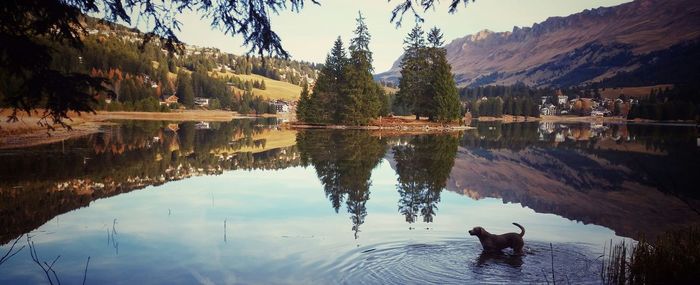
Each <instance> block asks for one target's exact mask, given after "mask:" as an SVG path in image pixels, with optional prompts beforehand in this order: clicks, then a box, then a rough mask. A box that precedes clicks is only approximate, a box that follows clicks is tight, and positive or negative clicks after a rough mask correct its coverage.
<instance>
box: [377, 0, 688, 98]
mask: <svg viewBox="0 0 700 285" xmlns="http://www.w3.org/2000/svg"><path fill="white" fill-rule="evenodd" d="M699 42H700V1H697V0H636V1H633V2H629V3H625V4H621V5H618V6H615V7H601V8H597V9H592V10H585V11H583V12H580V13H577V14H573V15H570V16H567V17H550V18H548V19H547V20H545V21H544V22H542V23H538V24H534V25H533V26H532V27H524V28H520V27H514V28H513V30H512V31H509V32H492V31H488V30H484V31H481V32H479V33H476V34H473V35H468V36H465V37H463V38H458V39H455V40H453V41H452V42H450V43H449V44H447V45H446V46H445V49H446V50H447V58H448V61H449V62H450V64H451V65H452V72H453V73H454V74H455V79H456V81H457V84H458V85H460V86H469V85H471V86H478V85H493V84H513V83H516V82H523V83H525V84H527V85H531V86H572V85H580V84H585V83H591V82H603V81H604V82H608V83H610V84H614V83H616V82H618V83H619V82H621V81H624V83H628V84H653V83H675V82H674V81H690V82H692V81H693V80H696V79H698V72H697V71H695V68H694V67H693V66H697V63H698V62H700V60H699V58H700V52H699V50H700V48H699V46H700V44H699ZM399 63H400V59H399V60H397V61H396V62H395V63H394V65H393V67H392V68H391V69H390V70H389V71H387V72H384V73H381V74H377V75H376V76H375V78H376V79H377V80H384V81H397V79H398V78H399V77H400V68H399ZM678 70H683V71H685V70H691V71H693V72H691V73H690V74H689V73H688V72H678ZM662 71H663V72H662ZM667 71H668V72H667ZM650 72H651V73H653V74H655V75H659V76H662V77H663V78H658V76H649V73H650ZM669 72H671V73H672V74H673V75H677V76H673V77H672V76H670V74H669ZM678 76H680V77H681V78H679V77H678ZM659 81H666V82H659ZM669 81H670V82H669ZM620 84H622V83H620Z"/></svg>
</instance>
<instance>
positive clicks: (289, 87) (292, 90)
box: [213, 72, 301, 100]
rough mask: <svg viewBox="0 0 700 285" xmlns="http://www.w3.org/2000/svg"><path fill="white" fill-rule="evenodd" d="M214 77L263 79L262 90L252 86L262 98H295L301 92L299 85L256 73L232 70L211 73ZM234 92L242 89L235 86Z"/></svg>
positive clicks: (246, 79) (247, 79)
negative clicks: (236, 72)
mask: <svg viewBox="0 0 700 285" xmlns="http://www.w3.org/2000/svg"><path fill="white" fill-rule="evenodd" d="M213 76H215V77H227V76H235V77H238V78H240V79H241V80H244V81H262V80H265V85H266V87H267V88H265V89H264V90H262V89H257V88H253V94H254V95H256V96H257V95H260V96H263V97H264V98H267V99H270V100H277V99H281V100H297V98H299V94H301V87H300V86H299V85H295V84H291V83H289V82H284V81H280V80H274V79H271V78H267V77H264V76H262V75H257V74H235V73H232V72H223V73H222V72H215V73H213ZM235 89H236V92H242V90H240V89H238V88H235Z"/></svg>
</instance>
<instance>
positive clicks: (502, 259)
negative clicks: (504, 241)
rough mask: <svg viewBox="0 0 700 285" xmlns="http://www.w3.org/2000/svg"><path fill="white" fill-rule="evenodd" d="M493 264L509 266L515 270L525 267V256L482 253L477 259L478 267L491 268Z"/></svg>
mask: <svg viewBox="0 0 700 285" xmlns="http://www.w3.org/2000/svg"><path fill="white" fill-rule="evenodd" d="M493 264H507V265H510V266H512V267H513V268H518V267H520V266H522V265H523V256H522V255H519V254H507V253H503V252H489V251H482V252H481V254H479V258H478V259H477V262H476V265H477V266H489V265H493Z"/></svg>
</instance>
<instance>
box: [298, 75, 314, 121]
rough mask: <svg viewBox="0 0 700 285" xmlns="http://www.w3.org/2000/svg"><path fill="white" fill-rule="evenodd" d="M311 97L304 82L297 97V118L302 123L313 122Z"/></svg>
mask: <svg viewBox="0 0 700 285" xmlns="http://www.w3.org/2000/svg"><path fill="white" fill-rule="evenodd" d="M311 107H312V106H311V96H310V95H309V85H308V84H307V82H306V80H304V85H303V88H302V90H301V95H300V96H299V104H298V105H297V118H298V119H299V120H301V121H303V122H313V121H314V119H313V118H312V113H311V112H312V111H313V110H312V109H311Z"/></svg>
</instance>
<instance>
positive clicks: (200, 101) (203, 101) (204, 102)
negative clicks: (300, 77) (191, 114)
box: [194, 97, 209, 107]
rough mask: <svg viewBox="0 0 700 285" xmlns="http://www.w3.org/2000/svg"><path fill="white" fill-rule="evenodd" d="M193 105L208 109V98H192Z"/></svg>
mask: <svg viewBox="0 0 700 285" xmlns="http://www.w3.org/2000/svg"><path fill="white" fill-rule="evenodd" d="M194 104H195V105H196V106H199V107H209V98H203V97H194Z"/></svg>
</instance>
